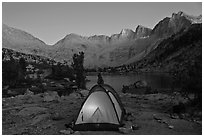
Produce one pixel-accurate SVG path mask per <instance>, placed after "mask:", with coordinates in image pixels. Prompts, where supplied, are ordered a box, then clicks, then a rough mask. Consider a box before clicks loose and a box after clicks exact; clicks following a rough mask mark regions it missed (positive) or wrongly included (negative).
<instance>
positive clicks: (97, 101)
mask: <svg viewBox="0 0 204 137" xmlns="http://www.w3.org/2000/svg"><path fill="white" fill-rule="evenodd" d="M124 113H125V110H124V108H123V106H122V103H121V101H120V99H119V96H118V95H117V93H116V92H115V90H114V89H113V88H111V87H110V86H109V85H106V84H103V85H95V86H94V87H93V88H92V89H91V90H90V92H89V95H88V97H87V98H86V100H85V101H84V103H83V104H82V107H81V109H80V111H79V113H78V117H77V119H76V121H75V123H74V130H117V129H118V127H119V126H120V125H121V123H122V118H123V115H124Z"/></svg>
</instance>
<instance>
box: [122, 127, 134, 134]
mask: <svg viewBox="0 0 204 137" xmlns="http://www.w3.org/2000/svg"><path fill="white" fill-rule="evenodd" d="M119 132H121V133H123V134H128V133H130V132H132V129H131V128H125V127H120V128H119Z"/></svg>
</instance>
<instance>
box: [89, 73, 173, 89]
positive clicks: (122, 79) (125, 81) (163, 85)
mask: <svg viewBox="0 0 204 137" xmlns="http://www.w3.org/2000/svg"><path fill="white" fill-rule="evenodd" d="M102 77H103V80H104V83H106V84H109V85H111V86H112V87H113V88H114V89H115V90H116V91H121V89H122V86H123V85H129V84H132V83H134V82H136V81H138V80H145V81H146V82H147V84H148V85H149V86H151V88H152V89H169V88H171V87H172V84H173V78H172V77H171V76H170V75H169V74H167V73H141V74H127V75H102ZM87 79H88V80H90V81H89V82H87V84H86V87H87V88H88V89H90V88H91V87H92V86H93V85H95V84H96V83H97V75H94V76H87Z"/></svg>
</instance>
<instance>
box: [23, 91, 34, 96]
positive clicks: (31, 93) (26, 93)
mask: <svg viewBox="0 0 204 137" xmlns="http://www.w3.org/2000/svg"><path fill="white" fill-rule="evenodd" d="M24 95H30V96H32V95H34V93H33V92H32V91H30V90H29V89H26V92H25V94H24Z"/></svg>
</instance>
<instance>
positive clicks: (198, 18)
mask: <svg viewBox="0 0 204 137" xmlns="http://www.w3.org/2000/svg"><path fill="white" fill-rule="evenodd" d="M181 17H184V18H185V19H187V20H189V21H190V22H191V23H193V24H194V23H202V15H199V16H194V15H188V14H187V13H185V12H183V11H179V12H178V13H173V14H172V17H171V19H172V20H173V19H180V18H181Z"/></svg>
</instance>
